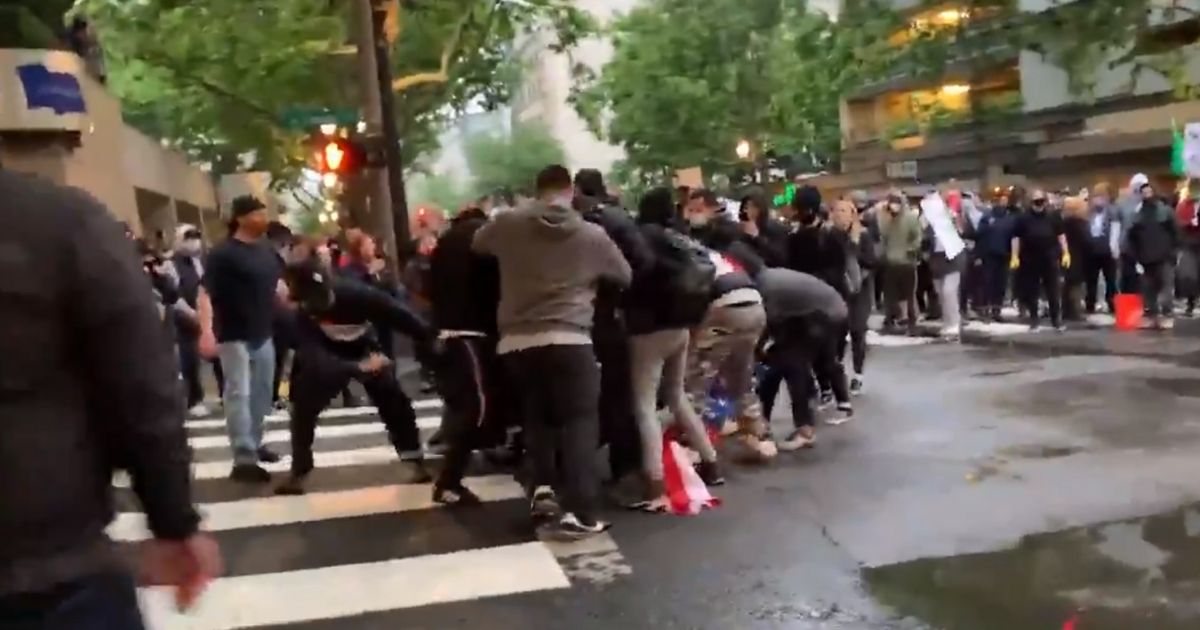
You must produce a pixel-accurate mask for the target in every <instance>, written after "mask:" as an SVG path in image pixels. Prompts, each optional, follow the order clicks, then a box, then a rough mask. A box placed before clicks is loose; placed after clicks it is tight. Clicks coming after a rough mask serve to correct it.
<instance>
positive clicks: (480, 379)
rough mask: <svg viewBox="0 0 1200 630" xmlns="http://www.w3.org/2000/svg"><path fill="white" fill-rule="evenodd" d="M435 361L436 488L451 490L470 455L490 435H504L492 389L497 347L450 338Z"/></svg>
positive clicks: (488, 342)
mask: <svg viewBox="0 0 1200 630" xmlns="http://www.w3.org/2000/svg"><path fill="white" fill-rule="evenodd" d="M440 361H441V362H440V364H439V369H438V390H439V392H440V393H441V395H442V402H443V404H444V405H445V406H444V407H443V410H442V439H443V440H444V441H445V444H446V459H445V461H444V462H443V463H442V471H441V474H440V475H439V476H438V485H439V486H442V487H444V488H455V487H458V486H459V485H460V484H462V479H463V475H465V474H466V472H467V465H468V464H469V463H470V461H471V452H472V451H474V450H475V449H476V448H480V447H482V446H483V445H484V444H485V442H486V441H487V435H488V433H489V432H493V431H495V430H499V431H501V432H502V431H503V430H504V426H503V425H504V422H503V420H501V418H502V413H501V409H502V408H501V407H499V406H498V405H499V404H500V401H499V396H498V395H497V394H498V392H497V390H498V388H497V386H496V385H497V383H496V372H497V363H496V342H495V340H494V339H491V338H488V337H451V338H450V339H447V340H446V343H445V346H444V349H443V351H442V356H441V360H440Z"/></svg>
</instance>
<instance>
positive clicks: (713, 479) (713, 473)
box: [696, 462, 725, 487]
mask: <svg viewBox="0 0 1200 630" xmlns="http://www.w3.org/2000/svg"><path fill="white" fill-rule="evenodd" d="M696 474H697V475H700V481H703V482H704V485H706V486H710V487H715V486H723V485H725V475H722V474H721V465H720V464H718V463H717V462H700V463H699V464H696Z"/></svg>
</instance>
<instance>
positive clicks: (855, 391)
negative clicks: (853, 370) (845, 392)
mask: <svg viewBox="0 0 1200 630" xmlns="http://www.w3.org/2000/svg"><path fill="white" fill-rule="evenodd" d="M862 394H863V377H862V376H855V377H854V378H852V379H850V395H851V396H862Z"/></svg>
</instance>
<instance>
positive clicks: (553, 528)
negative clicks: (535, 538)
mask: <svg viewBox="0 0 1200 630" xmlns="http://www.w3.org/2000/svg"><path fill="white" fill-rule="evenodd" d="M609 527H611V525H610V524H609V523H606V522H604V521H592V522H585V521H583V520H582V519H580V518H579V517H578V516H575V515H574V514H572V513H570V512H568V513H566V514H563V515H562V517H561V518H559V519H558V520H557V521H555V522H553V523H550V524H548V525H546V526H545V527H543V528H541V531H542V532H543V533H544V535H545V536H546V537H547V538H550V539H551V540H558V541H562V542H575V541H580V540H586V539H588V538H591V537H592V536H598V535H600V534H603V533H604V532H606V531H608V529H609Z"/></svg>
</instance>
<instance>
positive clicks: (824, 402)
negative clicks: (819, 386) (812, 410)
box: [817, 390, 833, 409]
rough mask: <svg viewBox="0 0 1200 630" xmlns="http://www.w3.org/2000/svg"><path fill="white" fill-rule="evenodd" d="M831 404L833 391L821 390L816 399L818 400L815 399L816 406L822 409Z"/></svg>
mask: <svg viewBox="0 0 1200 630" xmlns="http://www.w3.org/2000/svg"><path fill="white" fill-rule="evenodd" d="M832 404H833V392H832V391H830V390H825V391H823V392H821V398H820V399H818V401H817V407H818V408H820V409H824V408H826V407H828V406H830V405H832Z"/></svg>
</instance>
